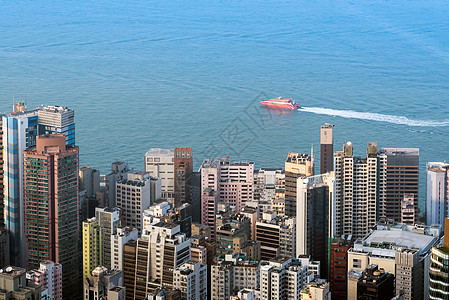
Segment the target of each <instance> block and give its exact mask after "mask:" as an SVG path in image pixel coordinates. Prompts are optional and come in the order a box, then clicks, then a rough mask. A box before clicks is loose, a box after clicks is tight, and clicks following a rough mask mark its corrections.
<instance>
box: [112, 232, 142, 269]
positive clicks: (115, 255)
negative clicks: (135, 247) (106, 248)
mask: <svg viewBox="0 0 449 300" xmlns="http://www.w3.org/2000/svg"><path fill="white" fill-rule="evenodd" d="M138 238H139V231H138V230H137V228H131V227H121V228H117V232H116V233H115V234H113V235H111V237H110V239H111V254H110V255H111V270H113V269H117V270H122V271H123V253H124V247H125V244H126V243H128V242H129V241H131V240H134V241H137V239H138Z"/></svg>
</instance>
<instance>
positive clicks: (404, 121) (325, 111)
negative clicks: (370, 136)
mask: <svg viewBox="0 0 449 300" xmlns="http://www.w3.org/2000/svg"><path fill="white" fill-rule="evenodd" d="M301 110H302V111H305V112H311V113H314V114H319V115H329V116H337V117H343V118H349V119H362V120H372V121H378V122H387V123H393V124H401V125H407V126H414V127H441V126H449V121H433V120H413V119H409V118H407V117H403V116H394V115H384V114H377V113H368V112H358V111H353V110H338V109H330V108H322V107H302V109H301Z"/></svg>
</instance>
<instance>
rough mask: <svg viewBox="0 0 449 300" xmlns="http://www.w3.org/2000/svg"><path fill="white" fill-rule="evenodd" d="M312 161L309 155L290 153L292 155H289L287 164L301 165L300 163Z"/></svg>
mask: <svg viewBox="0 0 449 300" xmlns="http://www.w3.org/2000/svg"><path fill="white" fill-rule="evenodd" d="M311 160H312V157H311V156H310V155H309V154H303V153H295V152H290V153H288V155H287V159H286V160H285V162H287V163H288V162H290V163H299V162H303V161H311Z"/></svg>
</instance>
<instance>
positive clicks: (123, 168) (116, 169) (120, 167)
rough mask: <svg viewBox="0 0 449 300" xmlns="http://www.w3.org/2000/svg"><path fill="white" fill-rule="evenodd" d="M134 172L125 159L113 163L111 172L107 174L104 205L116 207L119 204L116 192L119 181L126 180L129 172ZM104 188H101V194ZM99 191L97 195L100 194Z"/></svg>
mask: <svg viewBox="0 0 449 300" xmlns="http://www.w3.org/2000/svg"><path fill="white" fill-rule="evenodd" d="M131 172H134V171H133V170H132V169H130V168H129V167H128V164H127V163H125V162H123V161H116V162H113V163H112V164H111V173H109V174H107V175H105V185H106V189H105V190H106V191H105V196H106V197H105V199H102V202H103V205H102V206H103V207H115V206H117V203H116V199H115V194H116V184H117V181H120V180H126V179H127V178H128V173H131ZM102 191H103V190H100V191H99V192H101V194H103V192H102ZM98 194H100V193H97V195H96V196H99V195H98Z"/></svg>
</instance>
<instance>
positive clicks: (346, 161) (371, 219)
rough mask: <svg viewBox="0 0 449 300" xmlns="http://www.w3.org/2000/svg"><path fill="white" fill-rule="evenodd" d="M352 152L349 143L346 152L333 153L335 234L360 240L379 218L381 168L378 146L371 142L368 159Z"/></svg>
mask: <svg viewBox="0 0 449 300" xmlns="http://www.w3.org/2000/svg"><path fill="white" fill-rule="evenodd" d="M353 151H354V149H353V145H352V143H351V142H346V143H345V144H344V145H343V151H336V152H335V153H334V170H335V228H336V232H335V234H336V235H338V236H341V235H353V236H354V238H355V239H359V238H362V237H364V236H365V235H366V234H367V233H368V232H370V230H371V228H372V227H373V226H374V225H375V224H376V221H377V216H378V215H379V212H378V203H379V200H380V196H379V192H378V190H379V187H380V186H381V179H379V177H378V172H380V171H378V170H381V169H382V166H381V163H380V162H379V159H378V155H377V144H376V143H368V150H367V157H366V158H365V157H364V158H360V157H356V156H354V154H353ZM399 216H400V214H399ZM399 219H400V218H399Z"/></svg>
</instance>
